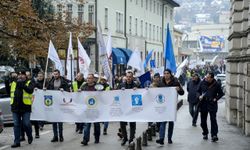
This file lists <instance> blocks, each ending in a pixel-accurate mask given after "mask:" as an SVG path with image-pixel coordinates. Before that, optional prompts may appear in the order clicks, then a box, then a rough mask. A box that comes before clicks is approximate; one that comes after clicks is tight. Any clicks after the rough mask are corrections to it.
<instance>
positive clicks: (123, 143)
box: [121, 138, 128, 146]
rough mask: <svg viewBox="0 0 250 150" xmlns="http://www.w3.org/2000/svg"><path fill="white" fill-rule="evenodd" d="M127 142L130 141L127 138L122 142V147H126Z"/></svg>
mask: <svg viewBox="0 0 250 150" xmlns="http://www.w3.org/2000/svg"><path fill="white" fill-rule="evenodd" d="M127 141H128V139H127V138H124V139H123V140H122V143H121V146H123V145H125V144H126V143H127Z"/></svg>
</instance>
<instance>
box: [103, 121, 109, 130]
mask: <svg viewBox="0 0 250 150" xmlns="http://www.w3.org/2000/svg"><path fill="white" fill-rule="evenodd" d="M108 127H109V122H104V123H103V128H104V130H107V129H108Z"/></svg>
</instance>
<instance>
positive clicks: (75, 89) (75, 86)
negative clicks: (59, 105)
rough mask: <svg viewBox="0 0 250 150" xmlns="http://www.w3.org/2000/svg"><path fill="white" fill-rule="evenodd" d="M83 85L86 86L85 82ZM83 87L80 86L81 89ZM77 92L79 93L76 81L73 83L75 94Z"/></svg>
mask: <svg viewBox="0 0 250 150" xmlns="http://www.w3.org/2000/svg"><path fill="white" fill-rule="evenodd" d="M83 84H85V82H83V83H82V85H83ZM82 85H81V86H82ZM81 86H80V87H81ZM77 91H78V85H77V81H74V82H73V92H77Z"/></svg>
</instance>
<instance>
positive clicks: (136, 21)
mask: <svg viewBox="0 0 250 150" xmlns="http://www.w3.org/2000/svg"><path fill="white" fill-rule="evenodd" d="M137 24H138V19H137V18H135V35H137V34H138V32H137Z"/></svg>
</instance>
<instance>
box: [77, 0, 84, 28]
mask: <svg viewBox="0 0 250 150" xmlns="http://www.w3.org/2000/svg"><path fill="white" fill-rule="evenodd" d="M83 7H84V6H83V5H82V4H79V5H78V23H79V24H82V23H83V20H84V19H83V12H84V11H83Z"/></svg>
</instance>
